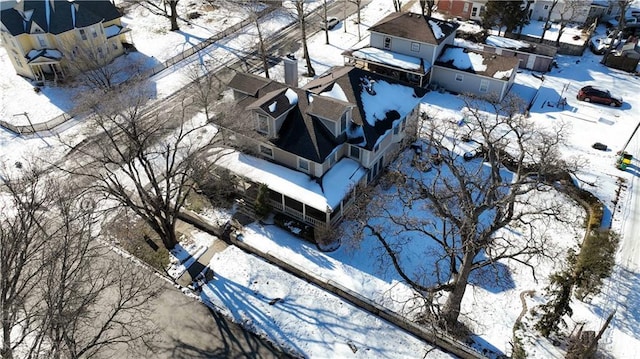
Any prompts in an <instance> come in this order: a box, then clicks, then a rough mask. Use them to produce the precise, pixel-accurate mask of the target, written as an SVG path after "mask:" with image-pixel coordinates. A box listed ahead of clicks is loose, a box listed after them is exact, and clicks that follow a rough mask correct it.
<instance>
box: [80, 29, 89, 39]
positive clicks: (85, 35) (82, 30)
mask: <svg viewBox="0 0 640 359" xmlns="http://www.w3.org/2000/svg"><path fill="white" fill-rule="evenodd" d="M78 31H80V37H81V38H82V40H86V39H87V32H86V31H84V29H78Z"/></svg>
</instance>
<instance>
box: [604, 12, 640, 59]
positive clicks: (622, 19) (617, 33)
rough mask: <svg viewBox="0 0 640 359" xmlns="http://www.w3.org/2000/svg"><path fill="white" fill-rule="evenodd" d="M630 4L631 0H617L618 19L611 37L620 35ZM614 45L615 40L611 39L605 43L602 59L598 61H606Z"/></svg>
mask: <svg viewBox="0 0 640 359" xmlns="http://www.w3.org/2000/svg"><path fill="white" fill-rule="evenodd" d="M631 4H633V0H618V8H619V9H620V17H619V20H620V21H618V27H617V28H616V29H615V34H613V36H612V37H613V38H616V37H617V38H619V37H622V35H623V34H622V32H623V30H624V27H625V24H626V16H625V14H626V13H627V10H628V9H629V7H630V6H631ZM615 45H616V41H615V40H613V39H612V40H611V41H610V42H609V44H608V45H607V49H606V51H605V52H604V56H602V60H600V63H602V64H605V63H606V62H607V59H608V57H609V56H610V55H611V53H612V52H613V51H614V50H615Z"/></svg>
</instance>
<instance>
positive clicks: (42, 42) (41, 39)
mask: <svg viewBox="0 0 640 359" xmlns="http://www.w3.org/2000/svg"><path fill="white" fill-rule="evenodd" d="M36 38H37V39H38V44H40V47H42V48H45V47H47V38H46V37H45V36H44V35H38V36H36Z"/></svg>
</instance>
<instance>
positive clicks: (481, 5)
mask: <svg viewBox="0 0 640 359" xmlns="http://www.w3.org/2000/svg"><path fill="white" fill-rule="evenodd" d="M486 5H487V0H476V1H467V0H439V1H438V4H437V10H438V12H439V13H441V14H445V15H449V16H451V17H455V18H459V19H462V20H475V21H480V20H481V19H482V13H483V12H484V9H485V6H486Z"/></svg>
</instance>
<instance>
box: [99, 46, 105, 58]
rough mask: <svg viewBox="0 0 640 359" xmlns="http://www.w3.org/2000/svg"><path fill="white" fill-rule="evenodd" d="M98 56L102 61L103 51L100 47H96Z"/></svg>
mask: <svg viewBox="0 0 640 359" xmlns="http://www.w3.org/2000/svg"><path fill="white" fill-rule="evenodd" d="M98 56H99V57H100V58H101V59H104V51H102V48H101V47H98Z"/></svg>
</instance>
